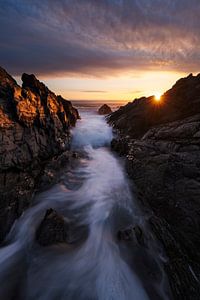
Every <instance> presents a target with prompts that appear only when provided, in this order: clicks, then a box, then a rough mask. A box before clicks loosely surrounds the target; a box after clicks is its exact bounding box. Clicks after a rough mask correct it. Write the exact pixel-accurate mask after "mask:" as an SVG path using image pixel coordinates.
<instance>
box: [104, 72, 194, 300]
mask: <svg viewBox="0 0 200 300" xmlns="http://www.w3.org/2000/svg"><path fill="white" fill-rule="evenodd" d="M162 101H163V103H160V104H159V105H158V104H155V103H154V100H153V98H151V97H150V98H142V99H140V100H136V101H134V102H133V103H129V104H127V105H126V106H125V107H122V108H120V109H119V110H118V111H116V112H114V113H113V114H111V116H109V118H108V120H109V122H110V124H112V125H113V126H114V127H115V128H116V129H117V130H118V132H120V134H119V135H118V138H116V139H115V140H113V142H112V145H111V146H112V149H113V150H115V151H117V152H118V153H119V154H120V155H123V156H125V157H126V169H127V172H128V174H129V177H130V178H131V179H132V180H133V182H134V185H135V187H136V189H137V194H138V199H139V200H140V201H141V203H142V204H143V206H144V207H145V208H147V209H148V210H150V211H151V214H152V215H153V217H152V218H150V225H151V227H152V230H153V232H154V234H155V235H156V237H157V238H158V240H159V241H160V242H161V244H162V246H163V248H164V250H165V252H166V254H167V257H168V261H166V262H165V270H166V272H167V275H168V278H169V282H170V285H171V288H172V292H173V296H174V299H191V300H195V299H199V298H200V284H199V281H200V255H199V248H200V236H199V234H198V233H199V231H200V222H199V220H200V219H199V212H200V202H199V199H200V135H199V131H200V75H197V76H192V75H190V76H188V77H186V78H184V79H181V80H179V81H178V82H177V83H176V84H175V85H174V86H173V88H172V89H171V90H169V91H168V92H166V93H165V94H164V95H163V96H162V100H161V102H162ZM155 105H157V106H156V107H155ZM153 110H154V111H153Z"/></svg>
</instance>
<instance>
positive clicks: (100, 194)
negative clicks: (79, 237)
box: [0, 111, 167, 300]
mask: <svg viewBox="0 0 200 300" xmlns="http://www.w3.org/2000/svg"><path fill="white" fill-rule="evenodd" d="M72 135H73V144H72V147H73V148H74V149H79V150H80V149H81V151H84V153H85V157H84V158H82V159H81V160H80V162H79V166H78V167H77V168H75V169H71V170H68V171H66V174H64V175H63V177H62V178H61V180H60V184H57V185H55V186H54V187H52V188H51V189H50V190H48V191H46V192H44V193H42V194H40V195H38V196H37V197H36V199H35V202H34V206H33V207H31V208H30V209H28V210H27V211H26V212H25V213H24V214H23V216H22V217H21V218H20V219H19V220H18V221H17V222H16V223H15V225H14V226H13V228H12V230H11V232H10V234H9V236H8V241H9V244H8V245H7V246H5V247H3V248H1V249H0V282H1V285H0V299H1V300H10V299H15V300H16V299H25V300H26V299H27V300H58V299H63V300H64V299H69V300H71V299H73V300H76V299H77V300H78V299H80V300H90V299H91V300H95V299H98V300H112V299H113V300H131V299H133V300H146V299H153V300H155V299H167V296H166V295H165V293H164V292H163V278H164V275H163V272H162V269H161V268H160V267H159V264H158V266H157V267H155V266H154V268H155V269H156V268H157V269H156V270H157V271H156V272H157V275H158V277H159V278H158V279H155V284H154V282H153V283H152V286H154V287H155V291H154V288H152V287H151V288H150V289H149V290H148V288H146V287H147V286H148V285H151V284H150V283H149V282H150V280H146V281H147V282H148V281H149V282H148V284H147V283H145V282H143V280H142V277H140V276H139V275H138V274H139V273H140V272H139V271H138V272H137V270H136V266H135V270H134V267H133V265H131V266H130V265H129V264H128V261H129V260H127V255H129V254H130V253H136V252H137V251H136V250H137V249H135V250H134V249H133V250H131V251H128V250H127V249H126V247H124V248H123V245H122V247H121V246H119V242H118V241H117V230H118V229H119V228H121V227H123V226H127V225H129V224H142V223H143V219H142V218H143V217H142V215H141V213H140V211H139V209H138V208H137V205H136V204H135V202H134V198H133V195H132V193H131V191H130V186H129V182H128V179H127V177H126V174H125V173H124V171H123V165H122V164H121V162H120V161H119V160H118V159H117V158H116V157H115V156H114V155H113V154H112V153H111V152H110V150H109V148H108V147H107V146H108V145H109V143H110V141H111V139H112V130H111V128H110V127H108V125H107V124H106V122H105V119H104V117H102V116H98V115H97V114H95V113H94V112H86V111H82V119H81V120H80V121H79V122H78V124H77V126H76V128H75V129H74V130H73V132H72ZM72 181H73V182H74V185H73V184H71V182H72ZM77 182H78V183H79V184H77ZM50 207H51V208H54V209H56V210H57V211H58V212H59V213H61V214H62V215H63V216H65V218H66V220H68V221H69V220H70V221H71V222H72V223H76V224H78V226H79V227H80V228H81V226H86V227H87V228H88V236H87V238H86V239H84V240H83V241H82V242H81V243H78V244H77V245H76V243H75V244H72V245H56V246H51V247H40V246H39V245H38V244H37V243H36V242H35V231H36V228H37V227H38V225H39V224H40V222H41V220H42V218H43V216H44V213H45V211H46V209H47V208H50ZM135 247H137V246H136V245H135ZM134 251H135V252H134ZM145 251H146V250H144V253H146V252H145ZM148 251H150V252H151V251H152V250H151V249H150V250H148ZM131 255H132V254H131ZM145 256H146V254H144V257H145ZM153 256H157V254H155V253H154V252H153ZM157 259H158V258H156V260H157ZM133 261H134V259H133ZM144 272H146V270H144ZM152 272H153V271H152ZM156 285H157V287H156ZM149 291H150V292H149Z"/></svg>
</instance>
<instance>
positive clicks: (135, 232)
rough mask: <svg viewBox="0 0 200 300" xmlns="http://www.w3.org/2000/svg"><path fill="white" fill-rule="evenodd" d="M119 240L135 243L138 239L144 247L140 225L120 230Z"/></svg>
mask: <svg viewBox="0 0 200 300" xmlns="http://www.w3.org/2000/svg"><path fill="white" fill-rule="evenodd" d="M117 238H118V239H119V240H120V241H134V240H135V239H136V240H137V242H138V243H139V244H141V245H144V235H143V231H142V229H141V228H140V227H139V226H138V225H137V226H129V227H127V228H125V229H121V230H119V231H118V233H117Z"/></svg>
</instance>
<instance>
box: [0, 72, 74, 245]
mask: <svg viewBox="0 0 200 300" xmlns="http://www.w3.org/2000/svg"><path fill="white" fill-rule="evenodd" d="M78 118H79V115H78V111H77V110H76V109H75V108H74V107H73V106H72V104H71V102H70V101H67V100H65V99H63V98H62V97H61V96H56V95H55V94H54V93H53V92H51V91H50V90H49V89H48V88H47V87H46V86H45V85H44V84H43V83H42V82H40V81H39V80H37V79H36V77H35V76H34V75H28V74H23V75H22V87H20V86H19V85H18V84H17V82H16V81H15V80H14V79H13V78H12V77H11V76H10V75H9V74H8V73H7V72H6V71H5V70H4V69H2V68H0V141H1V142H0V195H1V197H0V241H2V240H3V238H4V237H5V235H6V233H7V232H8V231H9V229H10V227H11V225H12V224H13V222H14V220H15V219H16V218H18V217H19V216H20V215H21V213H22V212H23V211H24V209H25V208H26V207H28V206H29V204H30V202H31V196H32V193H33V191H34V189H35V187H36V184H37V182H38V181H39V177H40V176H41V174H42V171H43V169H44V166H45V163H46V162H48V161H49V160H50V159H52V158H53V157H58V156H59V155H60V154H61V153H63V152H65V151H68V150H69V149H70V127H71V126H75V123H76V120H77V119H78Z"/></svg>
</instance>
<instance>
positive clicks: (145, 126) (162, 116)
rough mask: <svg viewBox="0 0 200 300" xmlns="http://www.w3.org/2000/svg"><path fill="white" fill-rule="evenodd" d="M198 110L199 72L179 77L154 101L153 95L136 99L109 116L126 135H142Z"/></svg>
mask: <svg viewBox="0 0 200 300" xmlns="http://www.w3.org/2000/svg"><path fill="white" fill-rule="evenodd" d="M197 113H200V74H198V75H197V76H192V74H190V75H189V76H188V77H186V78H182V79H180V80H178V81H177V83H176V84H175V85H174V86H173V87H172V89H170V90H169V91H167V92H166V93H165V94H163V96H162V97H161V101H160V102H156V101H155V98H154V97H153V96H151V97H148V98H146V97H142V98H140V99H135V100H134V101H133V102H131V103H128V104H127V105H125V106H122V107H121V108H120V109H119V110H117V111H115V112H113V113H112V114H111V115H110V116H108V122H109V123H110V124H111V125H113V126H114V128H117V129H119V130H120V131H121V132H123V133H125V134H126V135H127V134H128V135H130V136H132V137H134V138H138V137H142V136H143V135H144V134H145V132H147V130H149V129H150V128H151V127H153V126H155V125H159V124H164V123H167V122H172V121H176V120H180V119H184V118H186V117H189V116H193V115H194V114H197Z"/></svg>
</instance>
